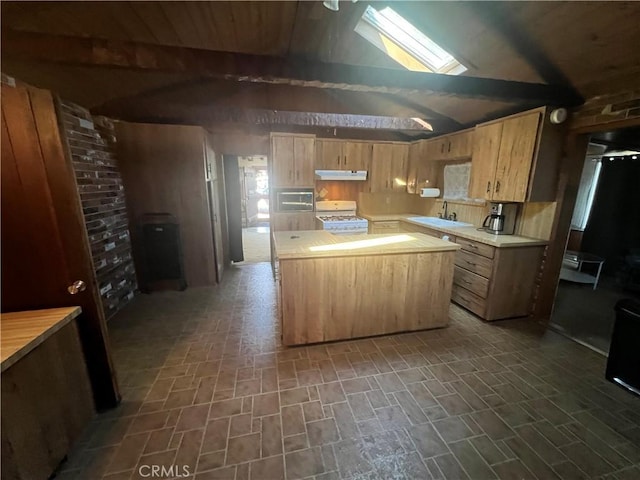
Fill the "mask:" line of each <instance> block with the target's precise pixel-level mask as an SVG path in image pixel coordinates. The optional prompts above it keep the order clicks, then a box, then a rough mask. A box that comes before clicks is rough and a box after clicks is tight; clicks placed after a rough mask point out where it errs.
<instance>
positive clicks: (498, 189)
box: [496, 180, 500, 193]
mask: <svg viewBox="0 0 640 480" xmlns="http://www.w3.org/2000/svg"><path fill="white" fill-rule="evenodd" d="M499 191H500V180H498V181H497V182H496V193H498V192H499Z"/></svg>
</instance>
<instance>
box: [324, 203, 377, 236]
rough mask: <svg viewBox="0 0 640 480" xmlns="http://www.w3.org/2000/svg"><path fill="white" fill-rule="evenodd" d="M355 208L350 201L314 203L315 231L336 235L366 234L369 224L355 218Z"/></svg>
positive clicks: (354, 204) (362, 219)
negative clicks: (324, 231)
mask: <svg viewBox="0 0 640 480" xmlns="http://www.w3.org/2000/svg"><path fill="white" fill-rule="evenodd" d="M356 207H357V205H356V202H353V201H350V200H336V201H321V202H316V229H317V230H326V231H327V232H330V233H335V234H338V235H340V234H342V235H355V234H360V233H367V232H368V230H369V222H368V221H367V219H365V218H360V217H358V216H356Z"/></svg>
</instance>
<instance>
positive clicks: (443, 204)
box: [440, 200, 449, 220]
mask: <svg viewBox="0 0 640 480" xmlns="http://www.w3.org/2000/svg"><path fill="white" fill-rule="evenodd" d="M442 209H443V210H444V215H443V214H442V213H441V214H440V218H444V219H445V220H448V219H449V218H448V216H447V209H448V205H447V201H446V200H445V201H444V202H442Z"/></svg>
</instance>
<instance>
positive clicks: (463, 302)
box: [451, 285, 487, 318]
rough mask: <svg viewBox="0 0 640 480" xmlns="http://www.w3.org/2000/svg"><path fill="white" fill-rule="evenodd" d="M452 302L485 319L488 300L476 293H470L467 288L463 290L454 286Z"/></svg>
mask: <svg viewBox="0 0 640 480" xmlns="http://www.w3.org/2000/svg"><path fill="white" fill-rule="evenodd" d="M451 300H453V301H454V302H455V303H457V304H458V305H460V306H462V307H464V308H466V309H467V310H470V311H472V312H473V313H475V314H476V315H478V316H479V317H483V318H484V316H485V312H486V310H487V306H486V300H485V299H484V298H481V297H479V296H478V295H476V294H475V293H473V292H470V291H469V290H467V289H466V288H462V287H461V286H459V285H453V288H452V289H451Z"/></svg>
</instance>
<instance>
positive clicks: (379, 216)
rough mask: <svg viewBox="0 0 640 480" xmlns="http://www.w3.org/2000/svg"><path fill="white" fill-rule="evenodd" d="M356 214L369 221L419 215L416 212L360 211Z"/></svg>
mask: <svg viewBox="0 0 640 480" xmlns="http://www.w3.org/2000/svg"><path fill="white" fill-rule="evenodd" d="M358 216H360V217H362V218H366V219H367V220H369V221H370V222H394V221H400V220H404V219H405V218H409V217H419V216H420V215H418V214H417V213H382V214H376V213H362V212H358Z"/></svg>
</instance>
